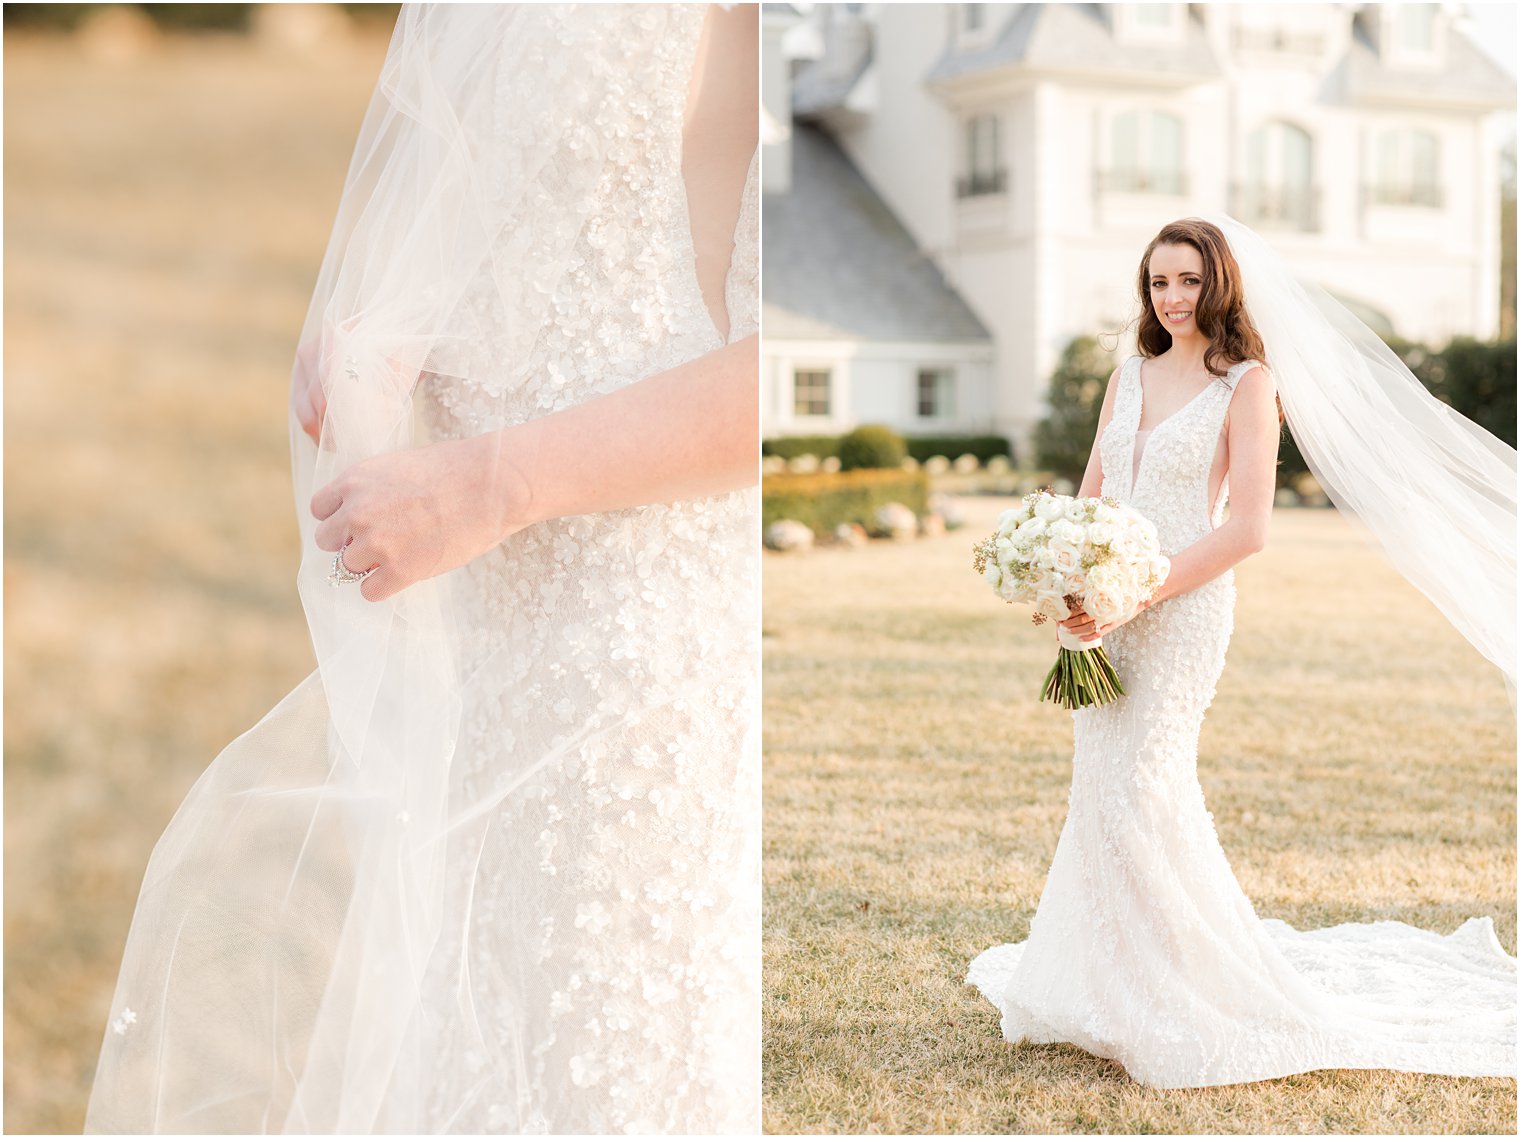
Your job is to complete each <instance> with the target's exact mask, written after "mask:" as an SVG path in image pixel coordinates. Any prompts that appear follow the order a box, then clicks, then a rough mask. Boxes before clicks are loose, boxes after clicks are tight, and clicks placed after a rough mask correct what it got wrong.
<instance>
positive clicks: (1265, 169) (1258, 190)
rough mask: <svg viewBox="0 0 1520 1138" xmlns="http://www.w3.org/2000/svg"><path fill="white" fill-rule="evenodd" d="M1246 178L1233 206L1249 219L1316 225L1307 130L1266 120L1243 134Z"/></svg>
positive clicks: (1285, 223)
mask: <svg viewBox="0 0 1520 1138" xmlns="http://www.w3.org/2000/svg"><path fill="white" fill-rule="evenodd" d="M1244 174H1245V177H1244V179H1243V181H1242V182H1241V184H1240V187H1239V192H1238V193H1237V195H1236V197H1237V201H1236V208H1237V209H1238V210H1239V211H1240V212H1241V213H1242V214H1244V215H1245V216H1246V218H1247V219H1249V220H1251V221H1253V222H1277V223H1281V224H1284V225H1291V226H1294V227H1295V228H1298V229H1314V228H1317V227H1318V202H1317V195H1316V192H1315V189H1314V147H1313V144H1312V142H1311V141H1310V138H1309V132H1308V131H1306V130H1304V129H1303V128H1302V127H1299V126H1295V125H1294V124H1293V123H1290V122H1280V121H1279V122H1269V123H1264V124H1262V125H1261V126H1259V127H1257V128H1256V129H1255V130H1253V131H1252V132H1251V133H1250V134H1248V135H1247V136H1246V151H1245V171H1244Z"/></svg>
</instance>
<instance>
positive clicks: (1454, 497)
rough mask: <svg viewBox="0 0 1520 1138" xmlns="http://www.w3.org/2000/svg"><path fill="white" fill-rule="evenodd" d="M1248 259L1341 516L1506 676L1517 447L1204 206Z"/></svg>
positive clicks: (1317, 463)
mask: <svg viewBox="0 0 1520 1138" xmlns="http://www.w3.org/2000/svg"><path fill="white" fill-rule="evenodd" d="M1203 220H1205V221H1208V222H1210V223H1211V224H1213V225H1215V226H1217V227H1218V228H1219V229H1220V230H1221V231H1222V232H1223V233H1224V235H1225V239H1226V240H1227V241H1228V242H1229V245H1230V251H1231V253H1233V254H1234V257H1235V260H1236V263H1237V264H1238V265H1239V266H1240V274H1241V283H1242V285H1243V287H1244V290H1245V300H1246V308H1247V309H1248V310H1249V312H1250V313H1251V319H1252V321H1253V322H1254V323H1255V325H1256V327H1257V329H1258V331H1260V333H1261V335H1262V339H1263V340H1264V341H1265V343H1266V346H1267V363H1268V366H1269V368H1270V370H1271V372H1272V376H1273V379H1274V380H1275V381H1276V384H1277V391H1278V395H1279V397H1280V398H1281V400H1282V408H1283V414H1284V415H1285V416H1286V418H1287V421H1288V427H1289V429H1290V430H1291V431H1292V432H1293V440H1294V442H1296V443H1297V444H1298V449H1299V451H1300V452H1301V453H1302V454H1303V456H1304V460H1305V461H1306V462H1307V463H1308V465H1309V469H1310V471H1312V472H1313V474H1314V477H1315V478H1316V479H1318V481H1319V484H1320V486H1321V487H1323V488H1324V490H1325V493H1326V494H1328V495H1329V497H1330V499H1331V501H1333V502H1334V503H1335V504H1336V506H1337V507H1339V508H1340V509H1341V511H1342V512H1344V513H1347V514H1349V515H1351V516H1353V517H1355V518H1357V519H1358V520H1360V521H1361V522H1362V524H1364V525H1365V526H1366V527H1367V529H1368V530H1370V531H1371V532H1372V534H1373V535H1374V536H1375V537H1376V538H1377V540H1378V541H1379V542H1380V543H1381V544H1382V547H1383V550H1384V552H1385V553H1386V554H1387V556H1388V558H1389V560H1391V561H1392V562H1393V564H1394V566H1395V567H1396V568H1397V569H1398V570H1399V572H1400V573H1402V574H1403V575H1404V576H1405V577H1406V578H1408V579H1409V580H1410V581H1411V582H1412V583H1413V584H1414V585H1415V587H1416V588H1418V589H1419V590H1420V591H1421V592H1422V593H1424V594H1425V595H1426V596H1427V597H1429V598H1430V599H1431V601H1433V602H1434V603H1435V605H1436V606H1437V607H1438V608H1439V609H1440V610H1441V612H1442V614H1443V615H1444V616H1445V617H1446V619H1447V620H1449V621H1450V622H1451V623H1452V624H1453V625H1454V626H1455V627H1456V628H1457V630H1458V631H1459V632H1461V633H1462V635H1463V636H1465V637H1466V638H1467V639H1468V640H1469V641H1470V642H1471V643H1472V645H1473V647H1475V648H1477V650H1478V651H1479V652H1481V653H1482V654H1483V655H1484V656H1485V657H1486V658H1487V659H1488V660H1490V661H1491V662H1492V663H1493V664H1494V665H1495V666H1497V667H1498V668H1499V670H1500V671H1501V672H1503V673H1504V678H1505V681H1506V683H1507V684H1508V686H1509V690H1510V693H1511V696H1513V694H1514V690H1515V661H1516V645H1515V636H1516V607H1515V606H1516V601H1515V586H1516V547H1515V533H1516V521H1515V519H1516V478H1515V471H1516V466H1515V448H1514V447H1512V446H1509V445H1508V444H1506V443H1504V442H1503V441H1502V440H1500V439H1497V438H1495V437H1494V436H1493V435H1492V434H1490V433H1489V432H1488V431H1485V430H1484V429H1483V428H1482V427H1480V426H1478V425H1477V424H1476V423H1474V422H1472V421H1471V420H1470V419H1467V418H1465V417H1463V416H1462V415H1460V414H1458V413H1457V412H1456V411H1454V410H1453V409H1452V408H1450V407H1448V406H1447V405H1446V404H1444V403H1442V402H1441V401H1440V400H1439V399H1437V398H1436V397H1435V396H1433V395H1431V394H1430V392H1429V391H1427V390H1426V389H1425V386H1424V385H1423V384H1422V383H1420V381H1419V380H1418V379H1416V378H1415V376H1414V375H1413V374H1412V373H1411V372H1410V370H1409V369H1408V368H1407V367H1405V366H1404V363H1403V361H1401V360H1400V359H1399V358H1398V356H1396V355H1395V354H1394V353H1393V351H1392V350H1391V349H1390V348H1389V347H1388V346H1387V345H1386V344H1384V343H1383V341H1382V340H1381V339H1380V338H1379V337H1378V336H1377V334H1376V333H1375V332H1373V331H1372V329H1370V328H1368V327H1367V326H1366V325H1365V324H1363V323H1362V322H1361V321H1360V320H1358V319H1357V318H1356V317H1355V316H1353V315H1352V314H1351V313H1350V312H1349V311H1347V310H1346V308H1345V307H1344V306H1343V305H1342V304H1340V302H1339V301H1337V300H1335V299H1334V298H1333V297H1331V296H1330V295H1329V294H1328V293H1326V292H1324V291H1323V290H1322V289H1320V288H1317V287H1315V286H1314V285H1310V284H1305V283H1303V282H1301V281H1298V280H1297V279H1295V278H1294V276H1293V275H1292V273H1291V272H1290V271H1289V270H1288V267H1287V265H1286V264H1285V263H1284V262H1283V260H1282V258H1281V257H1279V256H1278V255H1277V254H1276V253H1275V252H1273V250H1272V249H1271V247H1270V246H1269V245H1268V244H1267V243H1266V242H1265V241H1264V240H1263V239H1262V238H1261V237H1260V236H1258V235H1257V234H1256V233H1255V232H1253V231H1252V230H1251V229H1250V228H1248V227H1247V226H1245V225H1243V224H1241V223H1240V222H1238V221H1236V220H1235V219H1234V218H1232V217H1229V216H1228V215H1225V214H1205V215H1204V216H1203Z"/></svg>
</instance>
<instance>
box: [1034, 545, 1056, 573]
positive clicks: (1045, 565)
mask: <svg viewBox="0 0 1520 1138" xmlns="http://www.w3.org/2000/svg"><path fill="white" fill-rule="evenodd" d="M1029 563H1030V564H1031V565H1038V566H1039V567H1040V568H1041V569H1054V568H1055V567H1056V555H1055V554H1054V553H1052V552H1051V550H1050V546H1048V545H1042V546H1040V548H1039V549H1036V550H1035V551H1034V553H1032V554H1031V555H1030V558H1029Z"/></svg>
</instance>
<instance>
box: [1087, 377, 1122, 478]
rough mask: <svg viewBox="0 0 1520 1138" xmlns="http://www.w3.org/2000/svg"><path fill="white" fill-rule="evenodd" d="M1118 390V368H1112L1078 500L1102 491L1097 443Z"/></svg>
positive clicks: (1112, 413) (1106, 425)
mask: <svg viewBox="0 0 1520 1138" xmlns="http://www.w3.org/2000/svg"><path fill="white" fill-rule="evenodd" d="M1118 390H1119V368H1114V370H1113V372H1112V374H1110V375H1109V377H1108V387H1107V388H1105V389H1104V392H1103V406H1102V408H1101V409H1099V411H1098V429H1097V430H1096V431H1094V432H1093V445H1092V453H1091V454H1090V455H1088V456H1087V469H1086V471H1084V472H1083V474H1082V486H1081V489H1079V490H1078V491H1077V497H1079V498H1096V497H1097V496H1098V491H1100V490H1102V489H1103V456H1102V455H1101V454H1099V453H1098V443H1099V442H1100V441H1101V440H1102V438H1103V432H1104V431H1105V430H1106V429H1107V428H1108V422H1109V420H1110V419H1112V418H1113V417H1114V398H1115V393H1116V392H1117V391H1118Z"/></svg>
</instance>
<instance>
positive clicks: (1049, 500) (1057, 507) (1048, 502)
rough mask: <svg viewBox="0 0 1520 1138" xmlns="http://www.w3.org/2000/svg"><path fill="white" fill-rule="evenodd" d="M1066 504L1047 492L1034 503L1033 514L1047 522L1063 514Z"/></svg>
mask: <svg viewBox="0 0 1520 1138" xmlns="http://www.w3.org/2000/svg"><path fill="white" fill-rule="evenodd" d="M1065 514H1066V505H1065V503H1063V502H1062V501H1061V499H1059V498H1053V497H1051V496H1050V495H1049V494H1046V495H1044V496H1043V497H1042V498H1040V500H1039V501H1037V502H1036V503H1035V505H1034V515H1035V517H1037V518H1039V519H1040V520H1041V521H1043V522H1046V523H1049V522H1053V521H1056V520H1057V519H1058V518H1061V517H1063V516H1065Z"/></svg>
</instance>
